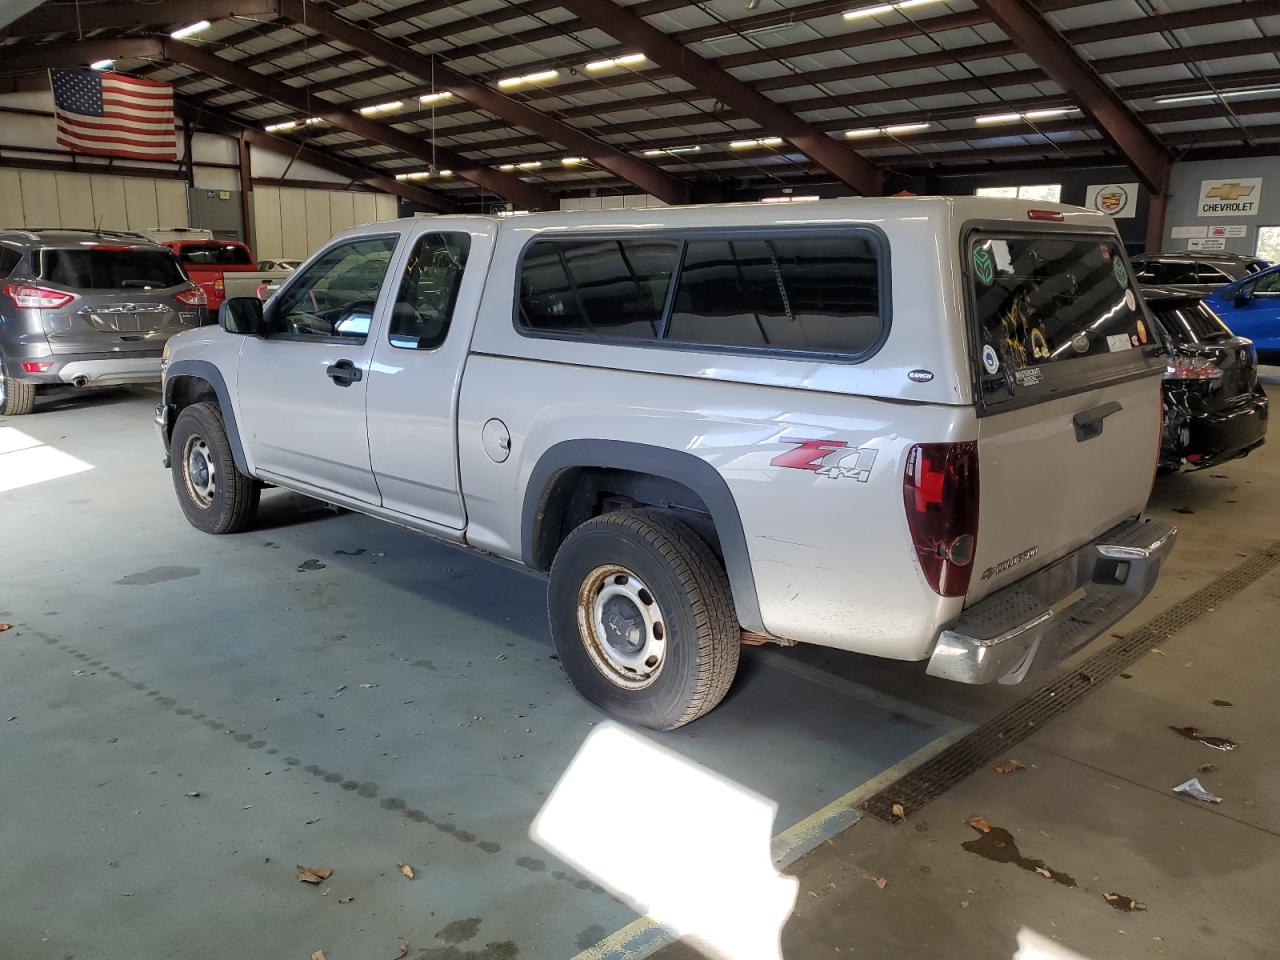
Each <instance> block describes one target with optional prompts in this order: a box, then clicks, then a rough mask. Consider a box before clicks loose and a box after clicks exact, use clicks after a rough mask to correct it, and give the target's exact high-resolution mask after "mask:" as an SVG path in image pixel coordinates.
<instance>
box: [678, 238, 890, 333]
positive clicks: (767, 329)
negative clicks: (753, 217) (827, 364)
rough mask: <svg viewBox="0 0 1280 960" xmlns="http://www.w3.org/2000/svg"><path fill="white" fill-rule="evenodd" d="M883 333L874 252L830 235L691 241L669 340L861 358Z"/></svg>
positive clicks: (862, 242)
mask: <svg viewBox="0 0 1280 960" xmlns="http://www.w3.org/2000/svg"><path fill="white" fill-rule="evenodd" d="M882 330H883V323H882V319H881V316H880V284H879V267H878V263H877V260H876V251H875V248H874V247H873V246H872V245H871V243H870V242H869V241H868V240H867V239H865V238H863V237H857V236H844V235H839V234H830V235H825V236H812V237H775V238H768V239H761V240H692V241H690V242H689V244H688V246H687V248H686V251H685V257H684V264H683V266H682V268H681V272H680V281H679V283H678V284H677V287H676V297H675V305H674V307H673V309H672V313H671V324H670V331H669V333H668V337H669V338H670V339H672V340H679V341H683V342H687V343H709V344H725V345H736V346H753V347H781V348H784V349H790V350H814V351H821V352H836V353H854V354H856V353H864V352H866V351H867V350H869V349H871V348H872V347H873V346H875V344H876V342H877V341H878V340H879V339H880V335H881V332H882Z"/></svg>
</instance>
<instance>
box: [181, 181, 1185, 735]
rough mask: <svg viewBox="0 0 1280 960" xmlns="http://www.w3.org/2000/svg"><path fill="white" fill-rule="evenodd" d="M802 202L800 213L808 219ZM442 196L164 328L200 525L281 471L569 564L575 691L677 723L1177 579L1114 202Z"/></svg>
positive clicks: (1018, 655)
mask: <svg viewBox="0 0 1280 960" xmlns="http://www.w3.org/2000/svg"><path fill="white" fill-rule="evenodd" d="M779 206H781V205H779ZM779 206H775V205H768V204H734V205H723V206H709V207H673V208H666V209H661V210H654V209H645V210H625V211H622V210H608V211H593V212H573V213H545V214H531V215H525V216H514V217H509V218H490V217H485V216H470V215H460V216H452V215H450V216H439V217H428V218H418V219H413V220H401V221H397V222H390V223H377V224H370V225H367V226H362V227H359V228H356V229H354V230H349V231H347V232H345V233H342V234H339V235H338V236H336V237H334V238H333V239H332V240H331V241H330V242H329V243H328V245H327V246H325V247H324V248H322V249H321V250H320V251H319V252H318V253H317V254H315V255H314V256H313V257H312V258H311V259H310V260H309V261H308V262H307V263H305V264H304V265H303V266H302V267H300V268H299V269H298V270H297V271H296V272H295V273H294V274H293V275H292V276H291V277H290V278H289V279H288V280H287V281H286V282H285V284H284V286H283V287H282V288H281V289H280V291H279V292H278V293H277V294H276V295H275V296H274V297H272V298H271V300H270V301H269V302H268V303H266V304H265V305H264V304H263V303H262V302H261V301H260V300H257V299H256V298H238V299H234V300H230V301H228V302H227V303H225V304H224V305H223V308H222V311H221V318H220V325H219V326H214V327H206V328H201V329H198V330H192V331H188V332H184V333H182V334H181V335H179V336H177V337H174V338H173V339H172V340H171V341H170V344H169V348H168V351H167V360H166V371H165V381H164V397H163V401H162V402H161V403H160V405H159V406H158V408H157V415H156V421H157V426H158V429H159V432H160V437H161V440H162V442H163V444H164V447H165V450H166V460H165V462H166V464H167V465H171V467H172V474H173V482H174V488H175V491H176V493H177V498H178V502H179V504H180V505H181V508H182V510H183V512H184V513H185V515H186V517H187V519H188V520H189V521H190V522H191V523H192V524H194V525H195V526H196V527H198V528H200V529H202V530H206V531H208V532H210V533H220V534H225V533H233V532H235V531H238V530H243V529H244V528H245V527H246V526H248V525H249V524H250V523H251V522H252V519H253V515H254V510H255V508H256V506H257V502H258V496H259V492H260V488H261V486H262V485H263V484H273V485H277V486H280V487H286V488H289V489H292V490H295V491H300V492H303V493H305V494H309V495H311V496H313V497H316V498H318V499H321V500H324V501H327V502H329V503H333V504H337V505H340V506H343V507H347V508H350V509H353V510H357V511H361V512H363V513H365V514H368V515H370V516H373V517H378V518H381V519H384V520H388V521H391V522H394V523H397V524H400V525H403V526H406V527H410V528H413V529H415V530H418V531H421V532H423V533H425V534H429V535H431V536H433V537H436V538H439V539H441V540H445V541H450V542H453V543H455V544H458V545H460V546H463V547H467V548H470V549H473V550H477V551H482V552H484V553H487V554H490V555H496V556H498V557H501V558H505V559H507V560H510V561H514V562H516V563H519V564H522V565H524V566H525V567H527V568H529V569H531V570H533V571H538V572H540V573H543V574H545V575H547V577H548V580H549V584H548V610H549V619H550V627H551V633H552V636H553V638H554V641H555V644H556V648H557V651H558V653H559V656H560V659H561V661H562V663H563V665H564V669H565V670H566V672H567V673H568V675H569V677H570V678H571V680H572V681H573V683H574V684H575V685H576V687H577V688H578V689H579V690H580V691H581V692H582V693H583V694H584V695H585V696H586V697H587V698H589V699H590V700H592V701H593V702H595V703H596V704H598V705H599V706H600V707H602V708H603V709H604V710H606V711H607V712H609V713H611V714H613V715H614V716H617V717H620V718H622V719H625V720H629V721H632V722H636V723H639V724H643V725H647V726H650V727H655V728H660V729H670V728H673V727H677V726H679V725H681V724H684V723H687V722H689V721H691V720H693V719H694V718H696V717H698V716H700V715H701V714H703V713H705V712H706V711H707V710H710V709H711V708H712V707H714V706H715V705H716V703H717V702H719V700H720V699H721V698H722V697H723V696H724V695H725V692H726V691H727V690H728V689H729V686H730V683H731V682H732V680H733V676H734V673H735V670H736V668H737V664H738V655H739V649H740V645H741V644H742V643H743V642H750V643H760V642H770V641H772V642H776V643H779V644H784V645H790V644H796V643H813V644H822V645H826V646H830V647H838V648H842V649H846V650H853V651H858V652H860V653H863V654H870V655H875V656H879V657H888V658H894V659H899V660H909V661H920V660H927V661H928V670H929V672H930V673H932V674H935V675H938V676H941V677H947V678H950V679H953V680H956V681H960V682H965V683H987V682H993V681H1000V682H1006V683H1016V682H1018V681H1020V680H1022V679H1023V678H1024V677H1025V676H1027V675H1028V674H1029V673H1030V672H1031V671H1033V670H1039V669H1042V668H1044V667H1046V666H1049V665H1051V664H1053V663H1056V662H1057V661H1059V660H1061V659H1062V658H1063V657H1065V656H1067V655H1069V654H1070V653H1072V652H1074V651H1076V650H1078V649H1080V648H1081V647H1082V646H1084V645H1085V644H1087V643H1088V642H1089V641H1091V640H1093V639H1094V638H1095V637H1097V636H1098V635H1099V634H1101V633H1103V632H1104V631H1105V630H1106V629H1107V627H1108V626H1110V625H1111V624H1112V623H1114V622H1115V621H1116V620H1118V619H1119V618H1120V617H1121V616H1123V615H1124V614H1125V613H1126V612H1128V611H1129V610H1131V609H1132V608H1133V607H1134V606H1135V605H1136V604H1137V603H1138V602H1139V601H1141V600H1142V598H1143V597H1144V596H1146V594H1147V593H1148V592H1149V591H1150V590H1151V588H1152V585H1153V584H1154V582H1155V579H1156V575H1157V573H1158V571H1159V569H1160V566H1161V564H1162V563H1163V562H1164V560H1165V558H1166V556H1167V555H1168V553H1169V550H1170V549H1171V547H1172V544H1173V541H1174V539H1175V536H1176V530H1175V528H1173V527H1172V526H1171V525H1170V524H1168V523H1165V522H1163V521H1160V520H1154V519H1144V518H1143V516H1142V513H1143V509H1144V507H1145V505H1146V501H1147V497H1148V495H1149V493H1150V490H1151V485H1152V479H1153V475H1154V469H1155V465H1156V458H1157V456H1158V452H1159V446H1160V436H1161V407H1160V382H1161V374H1162V373H1163V371H1164V369H1165V358H1166V354H1165V348H1164V345H1163V344H1162V343H1161V342H1160V341H1159V340H1158V337H1157V335H1156V333H1155V328H1154V326H1153V325H1152V322H1151V318H1150V316H1149V315H1148V313H1147V312H1146V307H1145V306H1144V305H1143V303H1142V300H1141V298H1139V297H1137V296H1136V294H1135V283H1134V276H1133V272H1132V269H1131V267H1130V266H1129V263H1128V260H1127V258H1126V256H1125V254H1124V248H1123V246H1122V244H1121V242H1120V239H1119V237H1118V236H1117V235H1116V232H1115V228H1114V226H1113V225H1112V223H1111V221H1110V219H1109V218H1107V217H1105V216H1103V215H1100V214H1097V213H1095V212H1092V211H1087V210H1082V209H1078V208H1073V207H1069V206H1062V205H1057V204H1038V203H1028V202H1023V201H1016V200H1002V199H987V198H881V199H871V198H859V199H848V200H832V201H822V202H815V203H806V204H787V205H785V208H784V209H779Z"/></svg>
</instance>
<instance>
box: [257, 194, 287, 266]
mask: <svg viewBox="0 0 1280 960" xmlns="http://www.w3.org/2000/svg"><path fill="white" fill-rule="evenodd" d="M253 232H254V237H253V243H252V244H250V246H251V247H252V249H253V255H254V256H255V257H257V258H258V259H259V260H278V259H279V258H280V257H283V256H284V244H283V241H282V239H281V234H280V188H279V187H254V188H253Z"/></svg>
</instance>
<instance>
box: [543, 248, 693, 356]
mask: <svg viewBox="0 0 1280 960" xmlns="http://www.w3.org/2000/svg"><path fill="white" fill-rule="evenodd" d="M679 249H680V245H679V244H678V243H676V242H675V241H673V240H656V239H647V238H637V239H634V240H538V241H535V242H534V243H533V244H532V245H530V247H529V249H528V251H526V253H525V257H524V262H523V265H522V268H521V271H520V322H521V323H522V324H523V325H524V326H526V327H528V328H530V329H533V330H540V331H553V332H559V333H580V334H589V335H592V336H605V337H628V338H641V339H649V340H652V339H654V338H656V337H658V336H660V335H661V324H662V315H663V311H664V309H665V307H666V302H667V291H668V289H669V287H670V285H671V274H672V272H673V271H674V269H675V264H676V259H677V256H678V253H679Z"/></svg>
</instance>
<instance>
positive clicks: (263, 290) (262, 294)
mask: <svg viewBox="0 0 1280 960" xmlns="http://www.w3.org/2000/svg"><path fill="white" fill-rule="evenodd" d="M270 294H271V284H269V283H260V284H258V299H259V300H266V299H267V297H268V296H270Z"/></svg>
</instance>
